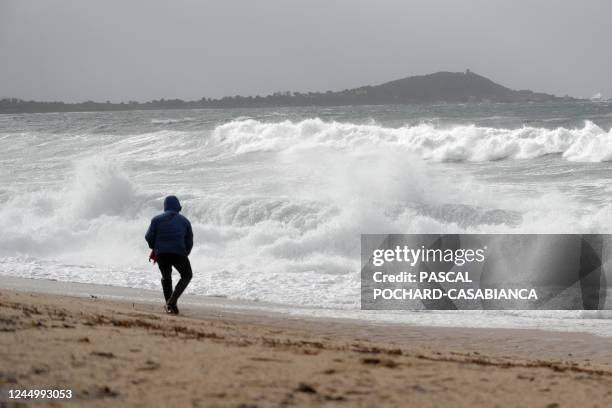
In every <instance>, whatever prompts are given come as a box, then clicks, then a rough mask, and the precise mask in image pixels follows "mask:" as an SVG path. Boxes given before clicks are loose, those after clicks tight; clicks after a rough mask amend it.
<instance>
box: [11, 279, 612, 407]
mask: <svg viewBox="0 0 612 408" xmlns="http://www.w3.org/2000/svg"><path fill="white" fill-rule="evenodd" d="M94 296H95V297H91V296H89V297H84V296H81V297H75V296H72V295H65V294H64V295H59V294H44V293H41V292H40V291H30V290H14V289H13V290H9V289H6V288H2V289H0V345H1V347H0V361H3V362H5V364H3V366H2V368H0V391H1V393H0V402H6V401H7V399H6V398H7V390H9V389H31V388H41V387H43V388H52V389H70V390H72V392H73V398H72V399H71V400H69V401H68V400H64V401H59V400H55V401H46V402H47V403H48V404H53V403H58V402H59V403H60V404H61V405H73V404H74V406H83V405H86V406H108V404H113V405H117V404H119V405H122V406H156V405H158V404H159V401H161V400H163V401H164V404H165V405H173V406H186V405H190V406H222V407H224V406H231V407H236V406H312V405H324V406H338V405H346V406H373V405H378V406H380V405H385V406H405V405H406V404H415V405H418V406H474V405H485V406H493V405H495V404H501V405H502V406H504V405H523V406H524V405H527V406H549V407H553V406H555V407H557V406H563V405H566V404H567V405H570V406H575V405H584V404H587V403H588V404H590V405H595V406H597V405H599V406H606V405H609V404H610V403H612V356H610V354H609V352H608V351H609V350H610V349H611V346H612V339H608V338H601V337H597V336H592V335H587V334H583V333H555V334H556V335H555V336H551V332H546V331H540V330H517V329H491V330H485V329H457V328H436V327H415V326H406V325H389V324H373V323H366V322H356V321H350V320H346V319H308V318H296V317H290V316H283V315H275V314H270V313H262V312H258V311H244V310H242V311H238V310H236V309H234V310H232V309H223V308H218V307H214V306H211V307H193V306H190V305H185V306H183V308H181V310H182V311H183V310H184V315H180V316H169V315H166V314H164V313H163V312H162V310H161V307H160V305H159V304H153V303H148V302H141V301H135V302H125V301H119V300H116V299H110V298H104V297H98V296H96V295H94ZM13 402H14V401H13ZM21 402H23V400H22V401H21ZM39 402H40V401H39ZM42 402H45V401H42ZM9 406H10V405H9Z"/></svg>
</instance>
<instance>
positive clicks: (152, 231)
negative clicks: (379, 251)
mask: <svg viewBox="0 0 612 408" xmlns="http://www.w3.org/2000/svg"><path fill="white" fill-rule="evenodd" d="M180 211H181V204H180V203H179V200H178V198H176V197H175V196H168V197H166V199H165V200H164V212H163V213H162V214H159V215H157V216H155V217H153V219H152V220H151V225H150V226H149V229H148V230H147V233H146V235H145V239H146V240H147V243H148V244H149V248H151V249H153V250H154V251H155V254H156V255H159V254H177V255H183V256H187V255H189V254H190V253H191V248H192V247H193V232H192V230H191V223H190V222H189V220H188V219H187V218H185V217H183V216H182V215H181V214H179V212H180Z"/></svg>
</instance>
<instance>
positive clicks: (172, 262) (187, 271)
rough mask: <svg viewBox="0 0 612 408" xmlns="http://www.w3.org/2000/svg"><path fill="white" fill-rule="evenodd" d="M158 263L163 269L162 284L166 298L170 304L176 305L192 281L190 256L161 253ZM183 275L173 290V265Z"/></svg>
mask: <svg viewBox="0 0 612 408" xmlns="http://www.w3.org/2000/svg"><path fill="white" fill-rule="evenodd" d="M157 264H158V265H159V270H160V271H161V275H162V279H161V284H162V288H163V290H164V298H165V299H166V303H168V304H169V305H176V302H177V301H178V298H179V297H180V296H181V295H182V294H183V291H184V290H185V288H186V287H187V285H189V282H190V281H191V277H192V273H191V264H190V263H189V258H187V257H186V256H182V255H177V254H159V255H158V256H157ZM173 266H174V268H175V269H176V270H177V271H178V273H179V274H180V275H181V279H180V280H179V281H178V283H177V284H176V287H175V288H174V290H172V267H173Z"/></svg>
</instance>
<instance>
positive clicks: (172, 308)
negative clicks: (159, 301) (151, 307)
mask: <svg viewBox="0 0 612 408" xmlns="http://www.w3.org/2000/svg"><path fill="white" fill-rule="evenodd" d="M168 309H170V313H172V314H176V315H177V314H179V310H178V307H177V306H176V305H168Z"/></svg>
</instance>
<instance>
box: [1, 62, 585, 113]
mask: <svg viewBox="0 0 612 408" xmlns="http://www.w3.org/2000/svg"><path fill="white" fill-rule="evenodd" d="M561 100H577V99H575V98H572V97H569V96H565V97H557V96H555V95H550V94H545V93H541V92H533V91H530V90H520V91H515V90H513V89H510V88H506V87H505V86H502V85H499V84H497V83H495V82H493V81H491V80H490V79H488V78H485V77H483V76H481V75H478V74H475V73H473V72H471V71H470V70H466V71H465V72H436V73H434V74H429V75H418V76H411V77H407V78H403V79H398V80H395V81H391V82H386V83H384V84H381V85H375V86H362V87H359V88H353V89H345V90H343V91H327V92H275V93H273V94H271V95H268V96H259V95H258V96H226V97H223V98H219V99H211V98H205V97H204V98H202V99H199V100H196V101H183V100H181V99H158V100H153V101H149V102H135V101H129V102H121V103H111V102H108V101H107V102H93V101H86V102H81V103H64V102H37V101H24V100H21V99H17V98H5V99H1V100H0V113H40V112H91V111H117V110H141V109H205V108H260V107H292V106H343V105H395V104H400V105H401V104H428V103H466V102H472V103H481V102H548V101H561Z"/></svg>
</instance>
